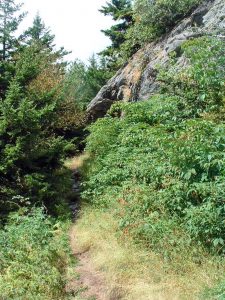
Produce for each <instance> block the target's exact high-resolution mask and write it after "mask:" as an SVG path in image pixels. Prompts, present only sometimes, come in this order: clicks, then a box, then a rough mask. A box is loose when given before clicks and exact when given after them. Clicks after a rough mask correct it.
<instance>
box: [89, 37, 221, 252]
mask: <svg viewBox="0 0 225 300" xmlns="http://www.w3.org/2000/svg"><path fill="white" fill-rule="evenodd" d="M205 49H207V50H208V51H206V50H205ZM183 51H184V57H186V58H187V59H188V62H189V66H187V65H186V66H185V67H184V68H181V70H180V71H178V68H177V64H179V59H175V61H177V62H176V63H175V62H174V63H172V64H171V65H170V68H169V69H167V72H166V71H165V72H164V73H163V74H162V73H161V75H160V77H159V80H160V78H161V80H162V77H163V78H164V83H165V86H164V88H163V89H162V91H161V94H159V95H155V96H154V97H152V98H151V99H150V100H149V101H145V102H140V103H133V104H131V103H129V104H128V103H126V104H125V103H119V104H115V105H114V106H113V107H112V108H111V110H110V112H109V115H108V116H107V117H106V118H104V119H101V120H98V121H97V122H96V123H95V124H93V125H91V127H90V132H91V134H90V136H89V137H88V138H87V151H88V152H90V154H91V159H90V160H89V162H88V164H87V166H86V172H87V174H86V182H85V183H84V192H83V197H84V198H85V199H91V200H89V201H91V202H92V203H93V204H94V205H96V206H98V207H99V206H100V207H102V206H103V207H105V206H106V207H107V206H112V205H116V203H117V204H119V207H120V208H119V212H118V213H119V215H120V218H121V228H122V229H123V230H124V232H125V233H127V232H129V233H131V234H132V235H133V236H136V237H137V238H138V239H139V240H142V241H144V242H145V243H146V244H147V245H149V246H150V247H152V248H155V249H157V251H160V252H164V254H165V251H166V252H169V253H173V252H174V251H179V249H180V250H182V249H185V248H186V247H188V246H190V245H192V244H193V243H195V244H198V245H201V246H204V247H206V248H207V249H210V250H211V251H213V252H217V253H223V252H224V251H225V248H224V243H225V235H224V233H225V224H224V217H225V210H224V196H225V195H224V188H225V186H224V175H225V174H224V170H225V156H224V150H225V148H224V145H225V139H224V136H225V126H224V122H218V118H215V115H219V116H220V119H222V120H224V119H223V110H224V104H223V99H224V96H225V89H224V77H223V74H224V71H223V70H224V69H223V66H224V44H223V43H222V42H220V41H219V40H217V39H204V38H201V39H199V40H195V41H191V42H189V43H187V44H186V45H185V47H184V48H183ZM203 62H204V63H203ZM166 76H168V77H166ZM177 78H179V80H177ZM181 79H183V81H182V82H181ZM169 84H171V86H172V89H171V86H170V85H169ZM203 94H204V95H205V96H204V97H202V95H203ZM121 115H122V117H121ZM174 246H176V247H174Z"/></svg>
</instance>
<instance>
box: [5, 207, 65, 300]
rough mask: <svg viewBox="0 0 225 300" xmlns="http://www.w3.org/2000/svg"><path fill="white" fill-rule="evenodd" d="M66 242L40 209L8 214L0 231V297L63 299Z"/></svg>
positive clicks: (24, 299) (17, 299) (58, 228)
mask: <svg viewBox="0 0 225 300" xmlns="http://www.w3.org/2000/svg"><path fill="white" fill-rule="evenodd" d="M67 243H68V241H67V240H66V238H65V237H64V235H63V231H62V227H61V225H60V223H57V224H55V225H54V223H53V222H52V220H50V219H49V218H47V217H46V215H45V214H44V212H43V210H42V209H33V210H31V212H26V211H25V212H23V213H22V211H20V212H19V213H15V214H12V215H11V216H10V218H9V223H8V224H7V225H6V226H5V228H4V230H3V229H2V230H1V232H0V299H2V300H6V299H7V300H10V299H15V300H20V299H21V300H26V299H27V300H28V299H29V300H30V299H34V300H38V299H40V300H42V299H45V300H50V299H52V300H53V299H62V298H63V299H65V298H64V296H65V291H64V284H65V282H64V280H65V278H64V276H65V268H66V264H67V261H68V253H67V252H66V251H67V250H66V249H67V247H68V246H67Z"/></svg>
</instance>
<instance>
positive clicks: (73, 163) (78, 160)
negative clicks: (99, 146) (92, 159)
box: [65, 153, 89, 170]
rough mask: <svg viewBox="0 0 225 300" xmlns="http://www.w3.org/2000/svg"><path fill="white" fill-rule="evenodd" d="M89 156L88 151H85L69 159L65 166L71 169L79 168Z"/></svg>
mask: <svg viewBox="0 0 225 300" xmlns="http://www.w3.org/2000/svg"><path fill="white" fill-rule="evenodd" d="M88 158H89V154H88V153H84V154H81V155H78V156H75V157H73V158H70V159H68V160H67V161H66V162H65V166H66V167H67V168H68V169H70V170H75V169H79V168H81V167H82V165H83V163H84V161H85V160H86V159H88Z"/></svg>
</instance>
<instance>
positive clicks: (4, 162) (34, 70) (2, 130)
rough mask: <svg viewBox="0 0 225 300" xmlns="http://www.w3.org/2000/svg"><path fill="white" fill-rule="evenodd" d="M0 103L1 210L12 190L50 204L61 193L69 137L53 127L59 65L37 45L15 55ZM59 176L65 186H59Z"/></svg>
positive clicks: (57, 107)
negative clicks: (11, 76)
mask: <svg viewBox="0 0 225 300" xmlns="http://www.w3.org/2000/svg"><path fill="white" fill-rule="evenodd" d="M15 70H16V71H15V75H14V77H13V79H12V80H11V83H10V86H9V89H8V91H7V93H6V96H5V99H4V101H2V102H1V105H0V138H1V143H0V162H1V167H0V177H1V182H0V187H1V190H0V195H1V199H0V203H1V213H3V212H4V211H8V210H10V209H12V208H13V207H15V206H14V205H12V202H11V199H12V197H15V196H17V195H22V196H24V197H29V198H31V201H35V202H38V203H42V202H45V204H46V205H48V206H49V205H50V203H51V202H52V203H51V207H52V209H53V207H54V203H53V202H57V201H58V200H59V199H60V197H61V195H63V194H65V191H66V189H67V188H68V185H67V183H66V182H67V179H66V178H67V176H65V174H64V172H63V169H62V161H61V160H62V158H63V157H64V154H65V153H66V151H67V149H69V148H70V143H69V142H66V141H65V140H64V139H63V137H61V136H59V135H57V133H56V132H55V128H56V124H57V120H58V118H59V110H60V103H61V92H60V89H61V86H62V79H61V75H60V74H61V72H62V70H61V65H57V64H56V63H55V58H54V54H53V55H52V54H51V53H50V52H42V51H40V49H39V47H38V46H31V47H28V48H26V49H25V50H24V51H23V52H22V53H21V55H20V59H19V60H18V62H17V64H16V68H15ZM63 176H64V178H65V185H64V186H65V188H64V187H63V189H62V187H60V186H59V184H61V183H62V179H63Z"/></svg>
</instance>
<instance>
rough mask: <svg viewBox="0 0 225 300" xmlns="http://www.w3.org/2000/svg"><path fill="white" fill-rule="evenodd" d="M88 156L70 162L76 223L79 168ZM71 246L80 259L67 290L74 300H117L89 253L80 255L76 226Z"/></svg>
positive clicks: (73, 211) (73, 229) (72, 233)
mask: <svg viewBox="0 0 225 300" xmlns="http://www.w3.org/2000/svg"><path fill="white" fill-rule="evenodd" d="M87 157H88V156H87V154H83V155H81V156H79V157H75V158H73V159H72V160H70V161H68V163H67V167H69V168H70V169H71V171H72V172H73V180H74V184H73V192H74V198H73V201H72V202H71V204H70V207H71V210H72V213H73V219H74V222H76V219H77V217H78V213H79V192H80V191H79V189H80V182H79V180H80V179H79V168H80V167H81V166H82V164H83V161H84V160H85V159H86V158H87ZM69 237H70V245H71V249H72V252H73V254H74V256H75V257H76V258H77V259H78V265H77V266H76V270H75V271H76V273H77V274H78V278H77V279H73V280H71V281H70V282H69V284H68V286H67V289H68V290H69V291H71V292H73V294H74V295H76V296H78V297H79V298H77V297H75V299H74V300H76V299H79V300H86V299H87V300H89V299H90V300H93V299H96V300H116V299H117V298H112V297H110V296H109V295H108V291H107V285H106V283H105V280H104V276H103V274H102V273H101V272H99V271H97V270H96V269H95V267H94V265H93V263H92V261H91V258H90V255H89V252H88V251H86V252H84V253H79V251H78V249H77V246H76V245H77V242H76V231H75V226H73V227H72V228H71V231H70V234H69Z"/></svg>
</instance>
